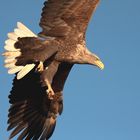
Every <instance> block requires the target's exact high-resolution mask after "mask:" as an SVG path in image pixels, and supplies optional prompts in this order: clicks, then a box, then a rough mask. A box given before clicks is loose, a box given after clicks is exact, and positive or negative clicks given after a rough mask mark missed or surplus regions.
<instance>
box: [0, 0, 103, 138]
mask: <svg viewBox="0 0 140 140" xmlns="http://www.w3.org/2000/svg"><path fill="white" fill-rule="evenodd" d="M98 4H99V0H47V1H45V2H44V7H43V9H42V14H41V19H40V23H39V25H40V27H41V28H42V31H41V32H40V33H38V34H37V35H36V34H35V33H33V32H32V31H31V30H30V29H28V28H27V27H26V26H25V25H24V24H22V23H21V22H17V27H16V28H15V29H14V31H13V32H10V33H8V39H7V40H6V41H5V46H4V48H5V50H6V51H5V52H4V53H3V55H4V57H5V60H4V66H5V67H6V68H8V73H9V74H15V78H14V80H13V87H12V90H11V92H10V95H9V103H10V104H11V106H10V108H9V113H8V128H7V130H8V131H9V130H11V134H10V136H9V139H12V138H13V137H15V136H16V135H17V136H18V138H17V140H23V139H26V140H31V139H32V140H48V139H49V138H50V137H51V136H52V134H53V132H54V129H55V126H56V121H57V117H58V116H59V115H61V114H62V111H63V88H64V84H65V82H66V79H67V77H68V75H69V72H70V71H71V69H72V67H73V65H74V64H89V65H93V66H97V67H99V68H100V69H103V68H104V64H103V63H102V61H101V60H100V58H99V57H98V56H97V55H95V54H94V53H91V52H90V51H89V50H88V48H87V47H86V41H85V33H86V29H87V26H88V23H89V21H90V19H91V16H92V14H93V12H94V11H95V9H96V7H97V5H98Z"/></svg>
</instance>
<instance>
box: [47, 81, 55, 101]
mask: <svg viewBox="0 0 140 140" xmlns="http://www.w3.org/2000/svg"><path fill="white" fill-rule="evenodd" d="M45 82H46V84H47V87H48V89H47V93H48V97H49V99H50V100H53V99H54V95H55V93H54V91H53V89H52V87H51V84H50V82H49V81H48V80H47V79H46V80H45Z"/></svg>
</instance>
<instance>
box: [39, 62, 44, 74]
mask: <svg viewBox="0 0 140 140" xmlns="http://www.w3.org/2000/svg"><path fill="white" fill-rule="evenodd" d="M37 71H38V72H42V71H44V65H43V62H42V61H40V62H39V64H38V66H37Z"/></svg>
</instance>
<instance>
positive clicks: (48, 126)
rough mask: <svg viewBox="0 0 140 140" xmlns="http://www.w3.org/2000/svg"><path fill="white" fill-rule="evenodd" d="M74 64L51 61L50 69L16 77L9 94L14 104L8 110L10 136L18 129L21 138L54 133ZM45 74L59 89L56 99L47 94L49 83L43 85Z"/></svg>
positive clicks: (45, 136)
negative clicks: (64, 91) (64, 88)
mask: <svg viewBox="0 0 140 140" xmlns="http://www.w3.org/2000/svg"><path fill="white" fill-rule="evenodd" d="M71 68H72V65H71V64H66V63H59V62H56V61H52V63H51V64H49V66H48V71H47V70H45V71H44V73H42V74H39V73H35V72H34V70H32V71H31V72H30V73H28V74H27V75H26V76H25V77H24V78H22V79H20V80H17V79H16V78H15V79H14V82H13V88H12V91H11V94H10V95H9V99H10V101H9V102H10V103H11V104H12V105H11V107H10V109H9V114H8V117H9V119H8V124H9V126H8V130H13V131H12V133H11V135H10V139H11V138H13V137H14V136H16V135H17V134H19V133H20V134H19V135H18V140H22V139H32V140H37V139H39V138H40V139H42V140H45V139H49V137H51V135H52V134H53V131H54V129H55V125H56V117H57V114H61V113H62V110H63V99H62V97H61V96H62V93H61V91H62V90H63V86H64V83H65V80H66V78H67V76H68V74H69V72H70V69H71ZM48 76H49V77H48ZM44 78H48V79H49V80H50V81H51V80H52V82H51V83H52V88H53V89H54V92H55V93H56V94H59V93H60V94H59V95H61V96H60V98H59V99H58V100H57V101H54V100H50V99H49V98H48V94H47V93H46V89H47V87H45V86H43V85H42V82H43V81H42V79H44Z"/></svg>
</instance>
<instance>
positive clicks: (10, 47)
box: [3, 22, 37, 79]
mask: <svg viewBox="0 0 140 140" xmlns="http://www.w3.org/2000/svg"><path fill="white" fill-rule="evenodd" d="M7 36H8V39H7V40H6V41H5V46H4V49H5V50H6V52H5V53H3V56H5V61H4V63H5V65H4V66H5V67H6V68H9V70H8V73H9V74H14V73H18V74H17V79H21V78H22V77H24V76H25V75H26V74H27V73H28V72H30V71H31V70H32V69H33V68H34V67H35V64H27V65H25V66H20V65H19V66H17V65H16V62H17V61H16V59H17V57H19V56H20V55H21V50H20V49H16V48H15V43H16V42H17V41H18V38H19V37H21V38H22V37H37V35H36V34H34V33H33V32H32V31H31V30H29V29H28V28H27V27H26V26H25V25H23V24H22V23H21V22H17V28H15V29H14V32H10V33H8V34H7Z"/></svg>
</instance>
